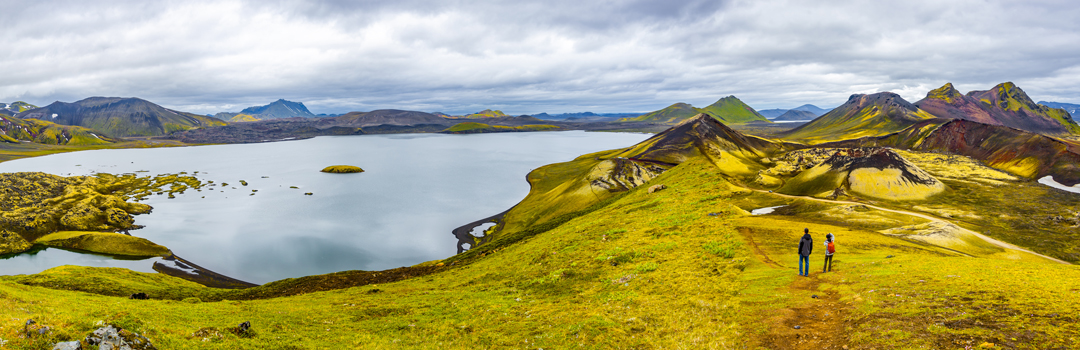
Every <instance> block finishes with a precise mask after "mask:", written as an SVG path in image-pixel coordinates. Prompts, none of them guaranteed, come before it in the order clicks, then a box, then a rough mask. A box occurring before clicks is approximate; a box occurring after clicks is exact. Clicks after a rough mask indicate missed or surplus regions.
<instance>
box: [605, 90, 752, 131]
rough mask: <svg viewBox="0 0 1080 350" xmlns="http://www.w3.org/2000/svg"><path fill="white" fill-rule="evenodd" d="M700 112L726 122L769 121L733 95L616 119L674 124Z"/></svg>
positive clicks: (677, 104)
mask: <svg viewBox="0 0 1080 350" xmlns="http://www.w3.org/2000/svg"><path fill="white" fill-rule="evenodd" d="M701 113H704V114H707V115H709V116H712V117H713V118H716V119H717V120H719V121H722V122H724V123H728V124H745V123H749V122H765V123H769V120H768V119H765V117H764V116H762V115H761V114H759V113H758V112H757V111H755V110H754V109H753V108H751V107H750V106H748V105H746V104H745V103H743V102H742V101H741V100H739V99H738V98H737V97H735V96H728V97H724V98H721V99H719V100H717V101H716V102H714V103H713V104H711V105H708V106H706V107H704V108H697V107H694V106H692V105H690V104H687V103H681V102H680V103H676V104H673V105H671V106H668V107H666V108H664V109H661V110H658V111H653V112H650V113H646V114H643V115H640V116H637V117H632V118H622V119H619V120H618V121H620V122H653V123H663V124H672V125H674V124H678V123H680V122H682V121H683V120H686V119H690V118H692V117H694V116H696V115H698V114H701Z"/></svg>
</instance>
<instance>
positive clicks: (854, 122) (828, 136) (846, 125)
mask: <svg viewBox="0 0 1080 350" xmlns="http://www.w3.org/2000/svg"><path fill="white" fill-rule="evenodd" d="M928 119H934V116H933V115H931V114H929V113H926V112H924V111H922V110H920V109H919V108H918V107H915V106H914V105H912V104H911V103H908V101H905V100H904V99H903V98H902V97H900V95H897V94H894V93H891V92H879V93H876V94H870V95H863V94H855V95H851V97H850V98H848V101H847V102H846V103H844V104H843V105H841V106H840V107H836V109H833V110H832V111H829V113H825V115H823V116H821V117H818V118H817V119H814V120H813V121H811V122H809V123H806V124H803V125H802V126H799V127H798V128H795V129H792V130H791V131H788V132H786V133H783V134H781V135H780V136H781V137H782V138H784V139H787V140H798V141H803V142H807V143H820V142H825V141H836V140H845V139H854V138H859V137H865V136H879V135H886V134H889V133H894V132H897V131H900V130H903V129H904V128H907V127H908V126H911V125H913V124H915V123H918V122H920V121H923V120H928Z"/></svg>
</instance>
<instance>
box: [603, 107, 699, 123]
mask: <svg viewBox="0 0 1080 350" xmlns="http://www.w3.org/2000/svg"><path fill="white" fill-rule="evenodd" d="M699 113H701V111H699V110H698V109H697V108H694V106H691V105H689V104H686V103H681V102H680V103H676V104H673V105H670V106H667V107H664V109H661V110H658V111H653V112H649V113H645V114H642V115H640V116H637V117H633V118H622V119H619V121H620V122H654V123H670V124H674V123H678V122H681V121H683V120H686V119H689V118H691V117H693V116H695V115H698V114H699Z"/></svg>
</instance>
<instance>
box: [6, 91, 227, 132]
mask: <svg viewBox="0 0 1080 350" xmlns="http://www.w3.org/2000/svg"><path fill="white" fill-rule="evenodd" d="M16 117H18V118H21V119H40V120H46V121H50V122H53V123H57V124H62V125H77V126H82V127H86V128H90V129H94V130H97V131H100V132H103V133H105V134H106V135H109V136H117V137H123V136H154V135H165V134H168V133H171V132H173V131H180V130H188V129H192V128H198V127H208V126H221V125H225V122H224V121H221V120H218V119H214V118H210V117H207V116H201V115H196V114H191V113H184V112H177V111H173V110H171V109H168V108H165V107H162V106H159V105H156V104H154V103H151V102H149V101H146V100H143V99H139V98H120V97H90V98H87V99H83V100H81V101H78V102H74V103H65V102H53V103H52V104H50V105H48V106H45V107H41V108H36V109H32V110H29V111H25V112H22V113H19V114H18V115H16Z"/></svg>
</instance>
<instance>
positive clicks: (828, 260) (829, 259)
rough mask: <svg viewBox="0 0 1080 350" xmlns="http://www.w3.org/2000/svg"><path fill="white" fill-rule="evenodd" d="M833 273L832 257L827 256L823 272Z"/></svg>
mask: <svg viewBox="0 0 1080 350" xmlns="http://www.w3.org/2000/svg"><path fill="white" fill-rule="evenodd" d="M825 271H832V255H831V254H830V255H826V256H825V266H824V267H822V268H821V272H825Z"/></svg>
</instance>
